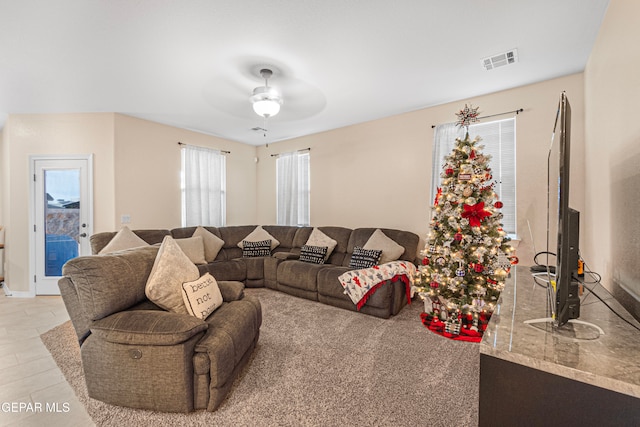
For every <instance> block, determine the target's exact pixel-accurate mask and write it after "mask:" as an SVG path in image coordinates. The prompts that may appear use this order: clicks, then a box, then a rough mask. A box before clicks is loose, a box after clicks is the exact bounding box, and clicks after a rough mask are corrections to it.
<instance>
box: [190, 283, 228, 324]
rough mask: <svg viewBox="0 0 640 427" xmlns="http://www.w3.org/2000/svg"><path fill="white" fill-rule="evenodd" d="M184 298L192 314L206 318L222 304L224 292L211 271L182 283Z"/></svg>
mask: <svg viewBox="0 0 640 427" xmlns="http://www.w3.org/2000/svg"><path fill="white" fill-rule="evenodd" d="M182 298H183V300H184V305H185V306H186V307H187V311H188V312H189V314H190V315H192V316H195V317H197V318H198V319H206V318H207V317H209V315H210V314H211V313H213V312H214V311H215V310H216V308H218V307H220V306H221V305H222V294H221V293H220V288H219V287H218V283H217V282H216V279H214V278H213V276H212V275H211V274H209V273H205V275H204V276H202V277H200V278H199V279H198V280H194V281H192V282H184V283H183V284H182Z"/></svg>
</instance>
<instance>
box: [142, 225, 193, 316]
mask: <svg viewBox="0 0 640 427" xmlns="http://www.w3.org/2000/svg"><path fill="white" fill-rule="evenodd" d="M198 277H200V272H199V271H198V267H196V265H195V264H194V263H193V262H191V260H190V259H189V257H187V256H186V255H185V254H184V252H182V249H180V246H179V245H178V244H177V243H176V241H175V240H174V239H173V237H171V236H166V237H165V238H164V240H163V241H162V245H160V249H159V250H158V255H157V256H156V260H155V262H154V264H153V268H152V270H151V274H149V278H148V279H147V284H146V287H145V293H146V295H147V298H149V299H150V300H151V301H152V302H154V303H155V304H157V305H158V306H160V307H162V308H164V309H165V310H169V311H173V312H175V313H183V314H189V312H188V311H187V307H186V306H185V305H184V301H183V298H182V284H183V283H184V282H190V281H193V280H196V279H198Z"/></svg>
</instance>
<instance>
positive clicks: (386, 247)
mask: <svg viewBox="0 0 640 427" xmlns="http://www.w3.org/2000/svg"><path fill="white" fill-rule="evenodd" d="M362 248H363V249H380V250H381V251H382V255H381V256H380V264H385V263H387V262H391V261H395V260H397V259H398V258H400V256H402V254H403V253H404V247H403V246H400V245H399V244H397V243H396V242H395V241H394V240H392V239H390V238H389V237H387V235H386V234H384V233H383V232H382V230H380V229H379V228H377V229H376V231H374V232H373V234H372V235H371V237H369V240H367V243H365V244H364V246H363V247H362Z"/></svg>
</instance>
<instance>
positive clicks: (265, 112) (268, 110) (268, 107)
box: [253, 99, 280, 117]
mask: <svg viewBox="0 0 640 427" xmlns="http://www.w3.org/2000/svg"><path fill="white" fill-rule="evenodd" d="M253 111H255V112H256V114H257V115H259V116H262V117H273V116H275V115H276V114H278V113H279V112H280V103H279V102H278V101H276V100H274V99H263V100H260V101H257V102H254V103H253Z"/></svg>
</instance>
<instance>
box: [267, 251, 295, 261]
mask: <svg viewBox="0 0 640 427" xmlns="http://www.w3.org/2000/svg"><path fill="white" fill-rule="evenodd" d="M272 256H273V257H274V258H276V259H279V260H281V261H285V260H288V259H298V258H300V255H298V254H294V253H292V252H276V253H275V254H273V255H272Z"/></svg>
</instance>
